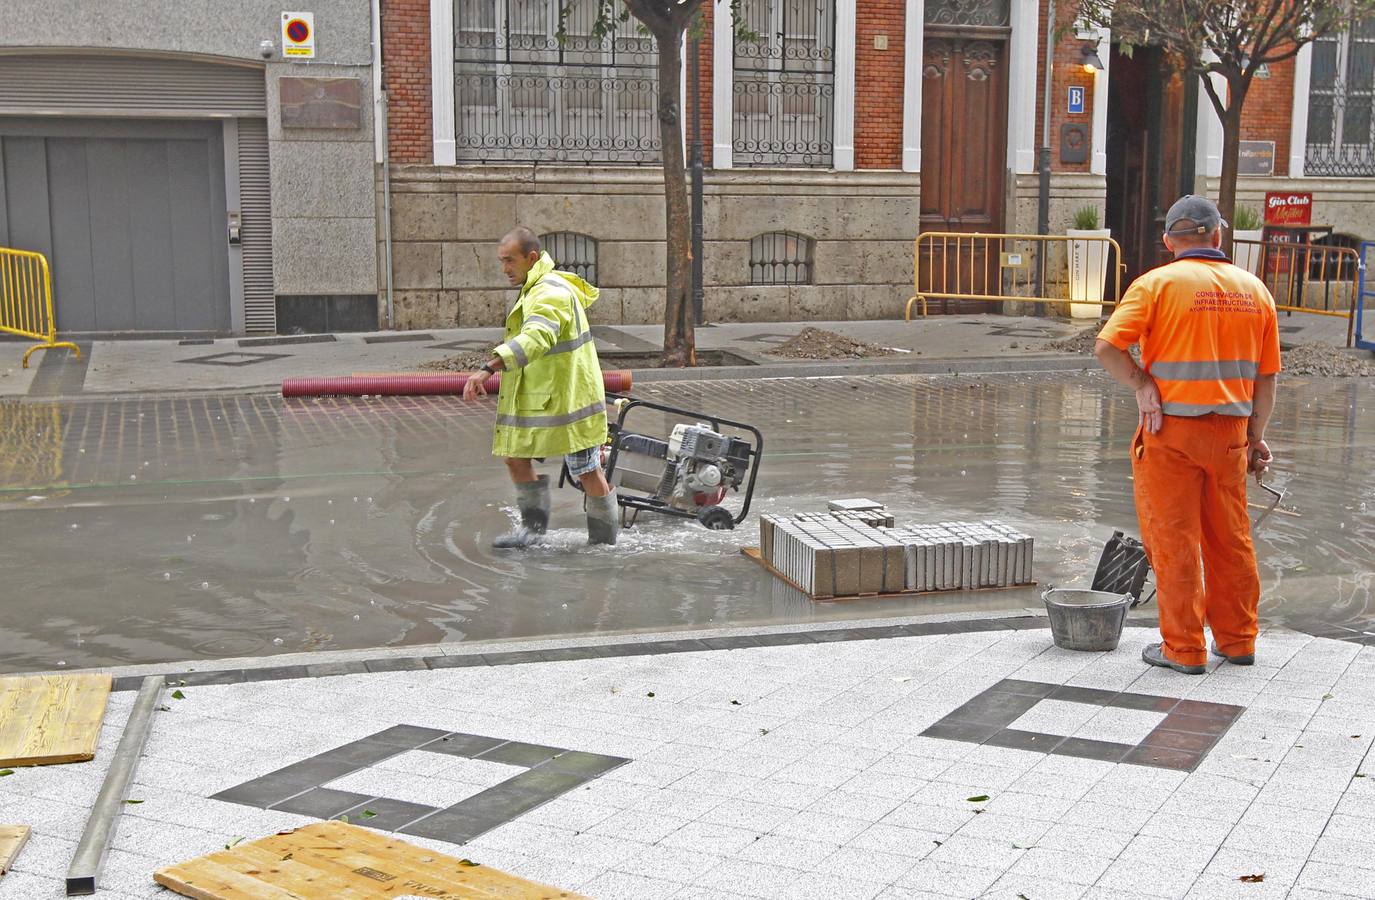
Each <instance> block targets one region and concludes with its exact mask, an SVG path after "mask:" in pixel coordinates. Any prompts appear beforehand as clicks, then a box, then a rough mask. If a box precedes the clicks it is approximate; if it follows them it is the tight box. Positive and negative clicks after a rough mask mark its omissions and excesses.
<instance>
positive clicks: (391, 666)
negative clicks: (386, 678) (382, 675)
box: [363, 656, 429, 672]
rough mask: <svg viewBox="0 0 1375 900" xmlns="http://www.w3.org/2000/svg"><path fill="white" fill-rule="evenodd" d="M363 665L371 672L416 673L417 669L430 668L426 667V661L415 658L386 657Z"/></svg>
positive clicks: (371, 660)
mask: <svg viewBox="0 0 1375 900" xmlns="http://www.w3.org/2000/svg"><path fill="white" fill-rule="evenodd" d="M363 665H364V666H365V667H367V670H368V671H369V672H414V671H415V670H417V669H426V668H429V667H428V666H426V665H425V660H423V659H417V658H416V657H414V656H386V657H383V658H381V659H369V660H365V661H364V662H363Z"/></svg>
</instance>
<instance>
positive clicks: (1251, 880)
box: [1237, 873, 1265, 884]
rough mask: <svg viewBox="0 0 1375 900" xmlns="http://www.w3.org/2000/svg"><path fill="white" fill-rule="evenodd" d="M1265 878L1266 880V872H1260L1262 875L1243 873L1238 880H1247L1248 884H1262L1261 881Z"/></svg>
mask: <svg viewBox="0 0 1375 900" xmlns="http://www.w3.org/2000/svg"><path fill="white" fill-rule="evenodd" d="M1264 880H1265V875H1264V873H1262V874H1260V875H1243V876H1241V877H1240V878H1238V879H1237V881H1243V882H1245V883H1246V884H1260V883H1261V882H1262V881H1264Z"/></svg>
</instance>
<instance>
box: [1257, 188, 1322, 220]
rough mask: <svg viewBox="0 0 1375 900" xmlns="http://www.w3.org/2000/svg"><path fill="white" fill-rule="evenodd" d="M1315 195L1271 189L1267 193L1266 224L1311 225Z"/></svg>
mask: <svg viewBox="0 0 1375 900" xmlns="http://www.w3.org/2000/svg"><path fill="white" fill-rule="evenodd" d="M1312 223H1313V195H1312V194H1311V193H1304V194H1300V193H1286V192H1283V191H1271V192H1270V193H1268V194H1266V195H1265V224H1266V225H1311V224H1312Z"/></svg>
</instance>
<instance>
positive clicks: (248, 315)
mask: <svg viewBox="0 0 1375 900" xmlns="http://www.w3.org/2000/svg"><path fill="white" fill-rule="evenodd" d="M239 210H240V212H242V213H243V307H244V330H246V331H249V332H255V331H264V332H268V333H272V332H275V331H276V330H277V298H276V295H275V293H274V290H273V284H272V178H271V174H270V173H269V171H268V162H267V121H266V120H265V119H243V120H242V121H240V122H239Z"/></svg>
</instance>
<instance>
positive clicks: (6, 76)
mask: <svg viewBox="0 0 1375 900" xmlns="http://www.w3.org/2000/svg"><path fill="white" fill-rule="evenodd" d="M42 111H54V112H62V113H66V114H72V115H90V116H120V117H126V116H167V115H176V116H201V115H211V114H215V115H226V114H227V115H233V116H266V115H267V89H266V86H265V79H264V76H263V69H262V67H261V66H252V65H248V66H239V65H218V64H215V63H207V62H197V61H193V60H184V59H156V58H151V57H149V58H142V57H117V56H102V55H92V54H89V53H84V54H82V55H80V56H75V55H65V54H28V53H21V54H13V55H0V114H12V115H23V114H33V113H35V112H42Z"/></svg>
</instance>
